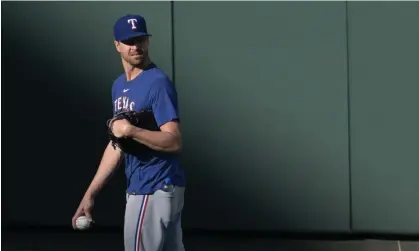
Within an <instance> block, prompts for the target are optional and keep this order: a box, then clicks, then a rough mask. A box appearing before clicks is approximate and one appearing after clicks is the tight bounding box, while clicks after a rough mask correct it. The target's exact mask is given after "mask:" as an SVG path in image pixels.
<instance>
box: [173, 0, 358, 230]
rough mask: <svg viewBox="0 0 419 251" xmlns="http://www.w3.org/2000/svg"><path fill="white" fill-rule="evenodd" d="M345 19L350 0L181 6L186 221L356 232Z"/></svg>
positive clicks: (177, 22)
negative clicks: (352, 206)
mask: <svg viewBox="0 0 419 251" xmlns="http://www.w3.org/2000/svg"><path fill="white" fill-rule="evenodd" d="M345 27H346V25H345V3H344V2H328V3H325V2H323V3H319V2H316V3H314V2H313V3H307V2H305V3H302V2H246V3H245V2H240V3H236V2H175V3H174V34H175V43H174V51H175V73H176V74H175V81H176V86H177V88H178V92H179V99H180V109H181V115H182V127H183V132H184V137H185V139H184V140H185V150H184V154H183V158H182V161H183V164H184V167H185V168H186V169H187V173H188V176H189V188H188V191H187V198H189V200H187V208H186V209H185V214H184V217H185V219H184V220H185V226H192V227H200V228H206V229H264V230H291V231H293V230H295V231H298V230H303V231H310V230H313V231H341V232H347V231H349V222H350V221H349V208H350V207H349V166H348V158H349V157H348V133H347V131H348V122H347V72H346V68H347V65H346V62H347V59H346V30H345ZM187 212H188V213H187ZM197 212H200V213H201V214H200V216H199V217H197Z"/></svg>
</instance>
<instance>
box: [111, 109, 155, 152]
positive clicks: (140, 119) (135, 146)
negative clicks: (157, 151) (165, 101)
mask: <svg viewBox="0 0 419 251" xmlns="http://www.w3.org/2000/svg"><path fill="white" fill-rule="evenodd" d="M120 119H126V120H128V121H129V123H130V124H132V125H134V126H136V127H140V128H143V129H147V130H150V131H160V128H159V127H158V125H157V122H156V120H155V118H154V114H153V112H152V111H151V110H140V111H124V110H123V111H120V112H118V113H116V114H115V116H114V117H113V118H111V119H109V120H108V121H107V122H106V124H107V127H108V135H109V139H110V141H111V142H112V146H113V147H114V148H115V149H116V147H119V148H120V149H121V150H122V151H123V152H126V153H131V154H143V153H144V152H145V151H147V150H151V149H149V148H148V147H147V146H145V145H143V144H141V143H139V142H137V141H135V140H134V139H132V138H129V137H116V136H115V135H114V134H113V132H112V126H113V123H114V122H115V121H116V120H120Z"/></svg>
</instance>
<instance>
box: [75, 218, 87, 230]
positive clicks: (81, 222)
mask: <svg viewBox="0 0 419 251" xmlns="http://www.w3.org/2000/svg"><path fill="white" fill-rule="evenodd" d="M89 227H90V221H89V218H87V217H86V216H80V217H79V218H77V220H76V228H77V229H78V230H86V229H88V228H89Z"/></svg>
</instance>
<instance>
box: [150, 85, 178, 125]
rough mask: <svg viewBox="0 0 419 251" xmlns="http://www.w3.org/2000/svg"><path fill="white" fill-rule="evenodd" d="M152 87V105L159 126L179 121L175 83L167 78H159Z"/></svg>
mask: <svg viewBox="0 0 419 251" xmlns="http://www.w3.org/2000/svg"><path fill="white" fill-rule="evenodd" d="M151 88H152V91H151V93H152V100H151V107H152V110H153V113H154V117H155V119H156V122H157V124H158V126H159V127H160V126H162V125H164V124H166V123H167V122H170V121H179V120H180V119H179V112H178V98H177V92H176V89H175V86H174V85H173V83H172V82H171V81H170V80H169V79H167V78H159V79H158V80H156V81H155V82H154V83H153V84H152V87H151Z"/></svg>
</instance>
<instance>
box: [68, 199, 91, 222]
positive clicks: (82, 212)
mask: <svg viewBox="0 0 419 251" xmlns="http://www.w3.org/2000/svg"><path fill="white" fill-rule="evenodd" d="M93 205H94V199H93V198H92V197H89V196H87V197H84V198H83V199H82V201H81V202H80V205H79V207H78V208H77V211H76V213H75V214H74V216H73V219H72V225H73V229H76V220H77V218H79V217H80V216H86V217H87V218H89V220H90V221H93V220H92V215H91V211H92V208H93Z"/></svg>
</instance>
